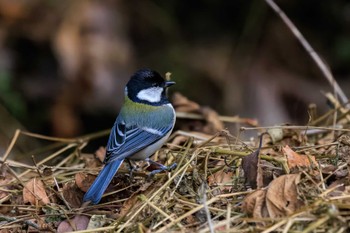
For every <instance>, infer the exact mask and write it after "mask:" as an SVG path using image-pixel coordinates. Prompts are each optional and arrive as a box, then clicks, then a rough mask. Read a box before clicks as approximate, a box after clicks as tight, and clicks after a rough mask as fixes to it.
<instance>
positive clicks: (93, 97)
mask: <svg viewBox="0 0 350 233" xmlns="http://www.w3.org/2000/svg"><path fill="white" fill-rule="evenodd" d="M276 3H277V4H278V5H279V6H280V7H281V8H282V9H283V10H284V11H285V12H286V14H287V15H288V16H289V17H290V18H291V20H292V21H293V22H294V23H295V24H296V26H297V27H298V29H299V30H300V31H301V32H302V33H303V35H304V36H305V37H306V39H307V40H308V41H309V43H310V44H311V45H312V46H313V47H314V49H315V50H316V51H317V53H318V54H319V55H320V56H321V57H322V59H324V60H325V61H326V63H327V64H328V65H329V66H330V68H331V69H332V71H333V74H334V76H335V78H336V79H337V81H338V82H339V83H340V86H341V87H342V89H343V90H344V92H345V93H346V94H347V95H348V96H349V94H350V82H349V75H350V68H349V61H350V30H349V28H350V2H349V1H348V0H337V1H334V0H325V1H318V0H308V1H303V0H280V1H276ZM143 67H149V68H152V69H155V70H157V71H158V72H160V73H161V74H165V73H166V72H171V73H172V79H173V80H175V81H176V83H177V85H176V86H174V87H173V88H172V90H171V91H172V92H174V91H177V92H180V93H182V94H183V95H185V96H186V97H188V98H190V99H191V100H194V101H195V102H197V103H199V104H200V105H205V106H209V107H211V108H212V109H214V110H216V111H217V112H218V113H219V114H222V115H231V116H233V115H239V116H241V117H249V118H256V119H258V121H259V124H260V125H272V124H279V123H285V122H289V123H296V124H306V123H307V121H308V113H307V108H308V105H309V104H310V103H316V104H317V107H318V111H319V112H320V113H323V112H325V111H327V110H328V109H329V107H328V106H327V104H326V100H325V98H324V96H323V94H322V92H323V91H324V92H325V91H331V90H332V88H331V87H330V86H329V84H328V83H327V81H326V79H325V78H324V76H323V75H322V73H321V72H320V71H319V69H318V68H317V67H316V65H315V64H314V62H313V61H312V60H311V58H310V56H309V55H308V54H307V53H306V52H305V50H304V49H303V48H302V47H301V45H300V44H299V42H298V41H297V40H296V39H295V37H294V36H293V35H292V33H291V32H290V31H289V29H288V28H287V27H286V26H285V24H284V23H283V22H282V21H281V20H280V18H279V17H278V16H277V15H276V14H275V12H273V11H272V10H271V9H270V8H269V7H268V6H267V5H266V3H265V2H264V1H263V0H251V1H246V0H234V1H209V0H202V1H198V0H188V1H176V0H168V1H162V0H143V1H136V0H129V1H121V0H119V1H118V0H115V1H112V0H105V1H98V0H95V1H94V0H74V1H71V0H60V1H58V0H31V1H27V0H16V1H13V0H0V153H1V152H3V151H4V149H6V148H7V146H8V143H9V140H10V139H11V137H12V136H13V134H14V131H15V129H17V128H20V129H25V130H28V131H31V132H36V133H41V134H46V135H53V136H59V137H74V136H78V135H82V134H86V133H91V132H96V131H100V130H103V129H107V128H110V127H111V126H112V125H113V123H114V120H115V117H116V115H117V113H118V111H119V108H120V106H121V103H122V100H123V89H124V85H125V83H126V82H127V80H128V79H129V77H130V75H131V74H132V73H133V72H135V71H136V70H137V69H139V68H143ZM170 94H171V93H170ZM104 141H105V140H104ZM104 144H105V142H104ZM104 144H102V145H104ZM27 146H28V145H27ZM29 146H32V145H29Z"/></svg>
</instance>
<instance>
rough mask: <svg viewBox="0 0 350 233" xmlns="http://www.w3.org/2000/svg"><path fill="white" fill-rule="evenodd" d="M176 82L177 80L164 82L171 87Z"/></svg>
mask: <svg viewBox="0 0 350 233" xmlns="http://www.w3.org/2000/svg"><path fill="white" fill-rule="evenodd" d="M174 84H175V82H174V81H166V82H164V87H165V88H166V87H170V86H172V85H174Z"/></svg>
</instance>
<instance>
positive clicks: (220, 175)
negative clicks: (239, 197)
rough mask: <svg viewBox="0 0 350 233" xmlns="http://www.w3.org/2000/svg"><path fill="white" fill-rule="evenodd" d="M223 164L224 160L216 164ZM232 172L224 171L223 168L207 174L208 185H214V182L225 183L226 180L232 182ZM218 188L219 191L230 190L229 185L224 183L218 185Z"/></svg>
mask: <svg viewBox="0 0 350 233" xmlns="http://www.w3.org/2000/svg"><path fill="white" fill-rule="evenodd" d="M223 165H225V162H224V161H219V162H218V163H217V164H216V166H218V167H219V166H223ZM233 175H234V173H233V172H232V171H229V172H225V171H224V169H221V170H220V171H218V172H216V173H214V174H212V175H210V176H208V185H209V186H211V185H216V184H227V183H228V182H232V177H233ZM219 189H220V190H221V191H224V190H227V191H230V190H231V186H226V185H220V187H219Z"/></svg>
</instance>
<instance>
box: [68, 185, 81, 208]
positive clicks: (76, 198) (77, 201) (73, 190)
mask: <svg viewBox="0 0 350 233" xmlns="http://www.w3.org/2000/svg"><path fill="white" fill-rule="evenodd" d="M63 197H64V199H65V200H66V201H67V202H68V203H69V205H70V206H71V207H73V208H78V207H80V206H81V204H82V200H83V192H82V191H81V189H80V188H79V187H78V186H77V185H76V184H75V183H74V182H69V183H65V184H64V185H63Z"/></svg>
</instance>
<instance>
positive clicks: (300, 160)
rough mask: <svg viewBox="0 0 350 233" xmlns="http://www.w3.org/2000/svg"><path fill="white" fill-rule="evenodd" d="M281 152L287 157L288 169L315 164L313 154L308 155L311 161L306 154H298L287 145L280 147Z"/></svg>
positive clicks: (309, 166) (308, 166)
mask: <svg viewBox="0 0 350 233" xmlns="http://www.w3.org/2000/svg"><path fill="white" fill-rule="evenodd" d="M282 150H283V153H284V154H285V156H286V157H287V161H288V167H289V169H290V170H292V169H295V168H300V167H307V168H311V166H317V162H316V159H315V156H310V158H311V162H310V159H309V157H308V156H306V155H299V154H298V153H296V152H295V151H293V150H292V149H291V148H290V147H289V146H288V145H286V146H284V147H283V148H282Z"/></svg>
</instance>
